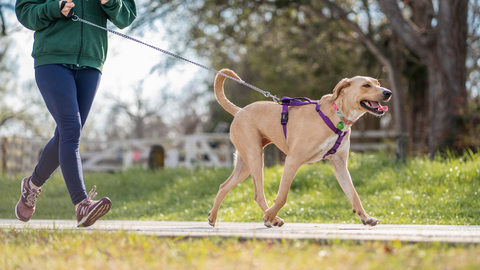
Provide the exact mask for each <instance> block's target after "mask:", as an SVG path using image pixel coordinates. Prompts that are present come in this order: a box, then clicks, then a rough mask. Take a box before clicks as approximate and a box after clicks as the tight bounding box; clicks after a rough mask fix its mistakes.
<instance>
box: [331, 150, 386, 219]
mask: <svg viewBox="0 0 480 270" xmlns="http://www.w3.org/2000/svg"><path fill="white" fill-rule="evenodd" d="M330 161H331V162H332V164H333V171H334V173H335V176H336V177H337V180H338V183H339V184H340V186H341V187H342V189H343V192H345V195H347V197H348V199H349V200H350V203H351V204H352V207H353V212H354V213H357V215H358V216H359V217H360V219H361V220H362V223H363V224H364V225H370V226H375V225H377V223H378V220H377V219H376V218H374V217H371V216H369V215H367V213H366V212H365V209H363V206H362V202H361V201H360V197H358V194H357V191H356V190H355V187H354V186H353V182H352V177H351V176H350V173H349V172H348V168H347V159H346V157H337V158H332V159H330Z"/></svg>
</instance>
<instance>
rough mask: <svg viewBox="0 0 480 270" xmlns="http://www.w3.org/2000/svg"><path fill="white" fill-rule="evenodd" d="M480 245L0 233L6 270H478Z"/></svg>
mask: <svg viewBox="0 0 480 270" xmlns="http://www.w3.org/2000/svg"><path fill="white" fill-rule="evenodd" d="M478 254H480V246H479V245H459V246H453V245H446V244H439V243H428V244H427V243H421V244H404V243H400V242H386V243H380V242H364V243H362V244H357V243H354V242H348V241H343V242H338V241H330V242H326V243H318V242H315V241H296V240H284V241H267V240H252V241H239V240H238V239H224V238H198V239H195V238H186V239H182V238H161V237H155V236H148V235H138V234H134V233H126V232H113V233H105V232H93V233H82V232H80V231H62V232H50V231H45V230H24V231H15V230H0V269H69V270H76V269H119V270H121V269H188V270H191V269H200V270H201V269H222V270H223V269H279V270H281V269H322V270H323V269H422V270H428V269H472V270H473V269H479V267H480V257H479V256H478Z"/></svg>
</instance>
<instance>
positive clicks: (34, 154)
mask: <svg viewBox="0 0 480 270" xmlns="http://www.w3.org/2000/svg"><path fill="white" fill-rule="evenodd" d="M351 138H352V141H353V142H352V143H351V149H350V150H351V151H375V150H379V149H395V151H396V154H397V158H400V159H404V158H405V156H406V153H407V152H408V137H407V138H406V139H405V135H401V136H398V135H397V134H396V133H394V132H392V131H377V130H369V131H364V132H362V131H353V132H352V134H351ZM359 138H360V139H373V140H376V142H354V141H355V139H359ZM399 138H400V139H399ZM378 139H380V141H379V140H378ZM0 141H1V143H2V145H1V148H0V170H1V171H3V172H4V173H7V174H11V173H18V172H22V173H30V172H31V171H32V170H33V168H34V167H35V165H36V163H37V160H38V157H39V155H40V152H41V150H42V147H43V146H45V143H46V141H41V140H27V139H21V138H3V139H1V140H0ZM157 146H161V148H163V150H164V152H163V153H162V154H161V155H162V159H163V158H164V162H163V164H162V165H164V166H165V167H185V168H194V167H196V166H200V167H231V166H233V153H234V152H235V147H234V146H233V144H232V143H231V141H230V136H229V134H225V133H199V134H193V135H185V136H178V137H174V138H160V139H134V140H119V141H107V142H95V141H82V143H81V146H80V153H81V157H82V161H83V170H84V171H87V172H88V171H112V172H113V171H120V170H123V169H126V168H131V167H135V166H136V167H142V168H147V167H149V158H151V156H152V153H151V152H152V149H155V148H158V147H157ZM269 151H274V152H272V153H268V155H267V154H266V155H265V157H266V158H269V159H271V160H269V162H268V164H276V163H279V162H281V156H282V155H281V154H282V153H280V152H279V150H278V149H276V148H274V149H269ZM266 164H267V163H266Z"/></svg>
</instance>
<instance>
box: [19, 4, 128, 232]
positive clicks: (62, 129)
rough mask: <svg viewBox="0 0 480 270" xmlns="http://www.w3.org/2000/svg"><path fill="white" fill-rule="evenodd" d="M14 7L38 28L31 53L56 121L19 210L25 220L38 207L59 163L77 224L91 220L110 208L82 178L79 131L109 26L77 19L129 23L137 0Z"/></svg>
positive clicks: (24, 189)
mask: <svg viewBox="0 0 480 270" xmlns="http://www.w3.org/2000/svg"><path fill="white" fill-rule="evenodd" d="M15 12H16V15H17V18H18V20H19V21H20V23H22V24H23V25H24V26H25V27H26V28H28V29H31V30H34V31H35V34H34V39H35V41H34V44H33V52H32V56H33V58H34V60H35V80H36V82H37V86H38V88H39V90H40V92H41V94H42V97H43V99H44V101H45V105H46V106H47V109H48V110H49V112H50V114H51V115H52V117H53V118H54V120H55V122H56V124H57V127H56V129H55V134H54V136H53V138H52V139H51V140H50V141H49V142H48V143H47V145H46V146H45V148H44V149H43V151H42V154H41V156H40V159H39V161H38V164H37V166H36V167H35V170H34V171H33V173H32V175H31V176H29V177H25V178H24V179H23V180H22V184H21V191H22V194H21V196H20V201H19V202H18V204H17V206H16V208H15V214H16V216H17V218H18V219H19V220H21V221H24V222H27V221H28V220H30V218H31V217H32V215H33V213H34V212H35V204H36V201H37V198H38V195H39V194H40V192H41V190H42V189H41V187H42V185H43V184H45V182H46V181H47V180H48V179H49V178H50V176H51V175H52V173H53V172H54V171H55V170H56V169H57V168H58V166H60V168H61V170H62V174H63V178H64V179H65V183H66V185H67V189H68V192H69V193H70V197H71V200H72V203H73V204H74V205H75V213H76V216H77V226H78V227H88V226H91V225H93V223H95V221H97V220H98V219H99V218H100V217H102V216H103V215H105V214H106V213H107V212H108V211H109V210H110V208H111V205H112V203H111V201H110V199H109V198H108V197H105V198H103V199H101V200H99V201H93V200H92V199H93V197H94V196H95V195H96V194H97V193H96V192H95V190H96V186H94V187H93V188H92V191H90V193H89V194H87V193H86V189H85V184H84V182H83V172H82V163H81V158H80V154H79V146H80V134H81V131H82V128H83V125H84V124H85V121H86V120H87V116H88V113H89V111H90V108H91V106H92V102H93V99H94V97H95V93H96V91H97V88H98V85H99V83H100V77H101V72H102V67H103V64H104V62H105V58H106V55H107V32H106V31H105V30H102V29H99V28H96V27H93V26H90V25H86V24H84V23H81V22H75V21H73V20H72V19H71V18H70V17H71V16H72V15H73V13H74V14H75V15H77V16H79V17H80V18H83V19H85V20H87V21H90V22H92V23H95V24H97V25H100V26H103V27H106V25H107V19H108V20H110V21H111V22H113V23H114V24H115V25H116V26H117V27H119V28H125V27H127V26H128V25H130V24H131V23H132V22H133V21H134V20H135V18H136V5H135V2H134V0H75V2H73V1H72V0H67V1H59V2H56V1H55V0H53V1H52V0H17V3H16V6H15Z"/></svg>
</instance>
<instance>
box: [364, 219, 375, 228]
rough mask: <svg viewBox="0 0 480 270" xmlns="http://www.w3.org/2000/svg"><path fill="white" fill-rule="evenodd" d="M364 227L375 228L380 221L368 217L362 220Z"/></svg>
mask: <svg viewBox="0 0 480 270" xmlns="http://www.w3.org/2000/svg"><path fill="white" fill-rule="evenodd" d="M362 223H363V225H369V226H372V227H373V226H375V225H377V224H378V219H376V218H373V217H367V218H366V219H363V218H362Z"/></svg>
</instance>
